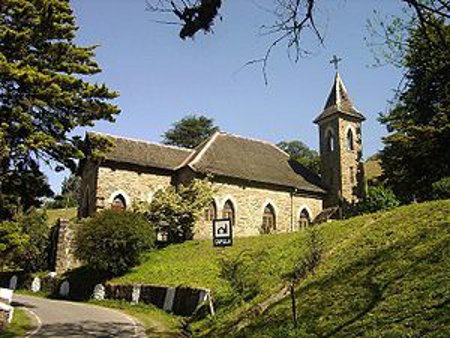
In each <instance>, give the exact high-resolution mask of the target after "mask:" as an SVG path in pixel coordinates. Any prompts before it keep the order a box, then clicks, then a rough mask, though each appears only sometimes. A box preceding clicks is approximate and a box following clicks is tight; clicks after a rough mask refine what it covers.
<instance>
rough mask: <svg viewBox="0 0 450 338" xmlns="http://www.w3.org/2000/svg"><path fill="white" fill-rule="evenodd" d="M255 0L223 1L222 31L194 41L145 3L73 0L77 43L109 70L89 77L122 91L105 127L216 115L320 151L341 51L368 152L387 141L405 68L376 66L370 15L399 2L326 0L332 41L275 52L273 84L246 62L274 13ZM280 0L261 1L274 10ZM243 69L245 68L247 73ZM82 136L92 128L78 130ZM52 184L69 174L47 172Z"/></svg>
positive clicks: (323, 13) (239, 128)
mask: <svg viewBox="0 0 450 338" xmlns="http://www.w3.org/2000/svg"><path fill="white" fill-rule="evenodd" d="M256 2H257V1H256V0H224V4H223V8H222V10H221V14H222V20H221V21H218V22H217V23H216V25H215V28H214V34H208V35H204V34H202V33H201V34H199V35H198V36H196V37H195V39H194V40H187V41H182V40H180V39H179V38H178V30H177V29H178V28H177V27H176V26H169V25H162V24H158V23H155V22H154V20H156V19H160V18H161V17H157V16H155V15H153V14H152V13H149V12H148V11H145V1H144V0H127V1H124V0H94V1H93V0H76V1H72V6H73V8H74V10H75V14H76V17H77V23H78V25H79V26H80V29H79V31H78V37H77V42H78V43H79V44H82V45H93V44H94V45H99V47H98V49H97V57H96V59H97V61H98V62H99V64H100V66H101V68H102V69H103V72H102V73H101V74H99V75H96V76H95V77H93V78H92V79H91V81H96V82H104V83H106V84H107V85H108V86H109V87H110V88H112V89H115V90H118V91H119V92H120V97H119V98H118V99H117V100H116V103H117V104H118V105H119V106H120V108H121V109H122V113H121V114H120V116H119V117H118V118H117V121H116V123H114V124H108V123H104V122H100V123H97V125H96V127H95V128H93V129H95V130H97V131H103V132H108V133H112V134H118V135H123V136H127V137H135V138H141V139H147V140H151V141H160V140H161V134H162V133H163V132H164V131H165V130H167V129H168V128H170V126H171V124H172V123H173V122H174V121H176V120H179V119H180V118H182V117H183V116H185V115H187V114H190V113H199V114H204V115H206V116H209V117H212V118H214V120H215V122H216V124H217V125H218V126H219V127H220V128H221V129H222V130H224V131H227V132H232V133H235V134H239V135H243V136H249V137H253V138H259V139H264V140H269V141H272V142H274V143H275V142H279V141H281V140H293V139H300V140H301V141H303V142H305V143H306V144H307V145H308V146H310V147H312V148H314V149H317V148H318V132H317V126H316V125H314V124H313V123H312V120H313V119H314V117H315V116H316V115H317V114H318V113H319V112H320V111H321V109H322V108H323V105H324V103H325V100H326V98H327V95H328V92H329V90H330V87H331V85H332V81H333V78H334V69H333V67H332V66H331V65H330V64H329V60H330V59H331V57H332V55H333V54H337V55H338V56H339V57H341V58H342V59H343V61H342V62H341V64H340V66H339V70H340V74H341V77H342V78H343V81H344V83H345V85H346V87H347V90H348V91H349V94H350V97H351V98H352V99H353V102H354V103H355V105H356V107H357V108H358V109H359V110H360V111H362V112H363V113H364V114H365V116H366V117H367V121H366V122H365V123H364V125H363V142H364V155H365V156H366V157H367V156H369V155H371V154H373V153H375V152H376V151H377V150H378V149H380V148H381V146H382V145H381V137H382V136H383V135H385V133H386V132H385V128H384V127H383V126H381V125H380V124H379V123H378V122H377V116H378V114H379V113H380V112H384V111H386V109H388V107H389V104H388V100H389V99H392V97H393V89H394V88H395V87H396V86H397V85H398V83H399V81H400V71H399V70H398V69H395V68H393V67H392V66H386V67H381V68H373V67H370V65H371V64H372V63H373V56H372V54H371V52H370V51H369V49H368V48H367V47H366V43H365V42H364V37H366V36H368V33H367V29H366V21H367V19H369V18H371V17H373V10H374V9H376V10H378V11H379V12H382V13H386V14H389V13H390V14H392V13H398V12H399V4H400V1H397V0H364V1H361V0H347V1H344V0H342V1H339V0H338V1H332V0H325V1H323V2H321V6H322V7H321V8H320V12H319V13H318V20H319V24H320V25H321V26H322V27H323V29H324V32H325V47H324V48H316V47H315V45H314V44H312V45H311V44H310V45H311V46H312V47H313V48H312V49H313V50H314V54H313V55H312V56H310V57H309V58H306V59H301V60H300V61H299V62H298V63H293V62H291V61H290V60H289V58H288V57H287V54H286V49H285V47H284V46H280V47H279V48H277V49H275V50H274V52H273V54H272V56H271V58H270V61H269V65H268V76H269V84H268V85H267V86H266V85H265V84H264V81H263V77H262V72H261V68H260V66H258V65H255V66H251V67H245V68H244V69H242V70H240V68H241V67H242V66H243V65H244V64H245V63H246V62H247V61H249V60H252V59H255V58H260V57H261V56H262V55H263V54H264V53H265V50H266V48H267V46H268V44H269V43H270V41H271V40H270V38H263V37H260V36H258V31H259V27H260V26H261V25H262V24H270V23H271V22H272V20H273V17H271V16H270V14H268V13H267V12H265V11H263V10H261V9H260V8H259V7H258V6H256V5H255V3H256ZM272 3H273V2H272V0H266V1H258V4H260V5H263V6H266V7H271V4H272ZM239 70H240V71H239ZM78 132H79V133H84V130H79V131H78ZM47 174H48V175H49V179H50V183H51V185H52V187H53V188H54V190H56V191H59V185H60V181H61V180H62V178H63V177H64V176H65V175H67V174H68V173H67V172H63V173H60V174H56V173H53V172H51V171H49V170H47Z"/></svg>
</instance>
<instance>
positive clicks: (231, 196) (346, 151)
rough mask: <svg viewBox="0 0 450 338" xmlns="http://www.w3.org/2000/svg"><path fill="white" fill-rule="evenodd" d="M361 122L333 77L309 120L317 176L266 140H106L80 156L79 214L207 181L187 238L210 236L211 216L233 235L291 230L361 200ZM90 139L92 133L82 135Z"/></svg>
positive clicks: (214, 137) (127, 204)
mask: <svg viewBox="0 0 450 338" xmlns="http://www.w3.org/2000/svg"><path fill="white" fill-rule="evenodd" d="M364 119H365V118H364V116H363V115H362V114H361V113H360V112H359V111H358V110H357V109H356V108H355V107H354V106H353V104H352V102H351V100H350V98H349V95H348V94H347V91H346V89H345V86H344V84H343V82H342V80H341V78H340V76H339V73H336V76H335V80H334V83H333V86H332V89H331V92H330V94H329V96H328V99H327V101H326V104H325V107H324V110H323V111H322V112H321V113H320V114H319V115H318V117H317V118H316V119H315V120H314V123H316V124H317V125H318V126H319V138H320V158H321V165H322V173H321V176H320V177H319V176H316V175H315V174H313V173H311V172H310V171H309V170H307V169H306V168H304V167H303V166H301V165H300V164H298V163H297V162H296V161H293V160H291V159H290V158H289V155H288V154H287V153H285V152H284V151H282V150H281V149H279V148H278V147H277V146H276V145H274V144H272V143H270V142H267V141H262V140H256V139H252V138H247V137H241V136H237V135H233V134H229V133H225V132H216V133H215V134H213V135H212V136H211V137H209V138H208V139H207V140H205V141H204V142H203V143H202V144H200V145H199V146H198V147H197V148H195V149H185V148H179V147H173V146H167V145H163V144H157V143H151V142H148V141H141V140H136V139H129V138H125V137H120V136H112V135H106V136H107V137H109V138H110V139H111V140H112V141H113V143H114V147H113V149H112V150H111V151H110V152H109V153H108V154H107V155H106V158H105V159H104V160H102V161H101V162H98V161H94V160H92V159H89V158H87V159H86V160H84V161H83V163H82V164H81V177H82V184H81V190H82V199H81V203H80V206H79V215H80V216H82V217H83V216H84V217H85V216H89V215H93V214H95V213H96V212H98V211H100V210H102V209H105V208H120V209H127V208H130V207H131V206H132V205H133V203H134V202H136V201H142V200H143V201H148V202H150V201H151V200H152V197H153V195H154V194H155V192H157V191H158V190H159V189H164V188H165V187H168V186H170V185H175V186H176V185H179V184H183V183H186V182H189V181H190V180H191V179H193V178H195V177H199V178H201V177H205V176H206V175H208V177H210V180H211V182H212V183H213V185H214V187H215V191H216V193H215V196H214V198H213V200H211V203H210V205H209V207H208V208H206V210H204V212H203V217H202V219H200V220H199V221H198V223H197V224H196V225H195V228H194V233H195V238H197V239H204V238H210V237H211V235H212V220H213V219H214V218H230V219H231V220H232V224H233V232H234V236H253V235H258V234H262V233H278V232H289V231H297V230H299V229H301V228H303V227H307V226H308V225H309V224H310V223H311V222H312V221H313V220H314V219H315V218H316V217H317V216H318V215H319V214H320V213H321V212H322V211H323V210H324V209H326V208H330V207H334V206H338V205H341V203H342V202H343V201H344V202H348V203H353V202H356V201H358V200H359V199H360V198H361V197H362V196H363V193H364V187H363V176H364V172H363V165H362V162H361V156H362V142H361V122H362V121H364ZM92 135H96V133H88V134H87V135H86V137H87V138H89V137H92ZM99 135H105V134H99Z"/></svg>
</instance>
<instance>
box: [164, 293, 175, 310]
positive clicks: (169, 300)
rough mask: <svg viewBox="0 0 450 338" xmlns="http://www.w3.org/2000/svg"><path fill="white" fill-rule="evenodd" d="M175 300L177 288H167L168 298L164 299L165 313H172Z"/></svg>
mask: <svg viewBox="0 0 450 338" xmlns="http://www.w3.org/2000/svg"><path fill="white" fill-rule="evenodd" d="M174 299H175V288H167V291H166V297H165V298H164V305H163V310H164V311H172V308H173V301H174Z"/></svg>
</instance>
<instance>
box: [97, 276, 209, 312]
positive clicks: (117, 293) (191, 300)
mask: <svg viewBox="0 0 450 338" xmlns="http://www.w3.org/2000/svg"><path fill="white" fill-rule="evenodd" d="M137 289H138V290H139V291H138V292H136V291H137ZM105 291H106V292H105V298H106V299H116V300H125V301H128V302H131V301H133V302H134V303H144V304H151V305H154V306H156V307H158V308H160V309H163V310H164V311H167V312H172V313H174V314H176V315H179V316H190V315H192V314H193V313H194V311H195V310H196V309H197V307H198V306H199V305H200V304H202V303H203V302H205V301H207V300H210V291H209V290H207V289H197V288H191V287H187V286H179V287H176V288H175V287H166V286H159V285H129V284H128V285H112V284H106V287H105ZM133 295H134V296H135V297H133ZM136 295H138V296H137V297H136ZM133 298H134V299H133Z"/></svg>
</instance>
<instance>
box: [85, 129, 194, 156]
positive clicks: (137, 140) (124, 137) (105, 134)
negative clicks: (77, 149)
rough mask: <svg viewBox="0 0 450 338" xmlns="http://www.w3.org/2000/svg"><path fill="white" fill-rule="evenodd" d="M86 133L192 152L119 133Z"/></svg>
mask: <svg viewBox="0 0 450 338" xmlns="http://www.w3.org/2000/svg"><path fill="white" fill-rule="evenodd" d="M86 134H87V135H88V134H95V135H104V136H108V137H113V138H118V139H122V140H127V141H132V142H141V143H147V144H150V145H153V146H158V147H164V148H170V149H175V150H182V151H186V152H190V153H192V152H193V150H192V149H189V148H183V147H178V146H173V145H170V144H163V143H158V142H152V141H148V140H143V139H138V138H131V137H126V136H119V135H114V134H109V133H104V132H99V131H88V132H86Z"/></svg>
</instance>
